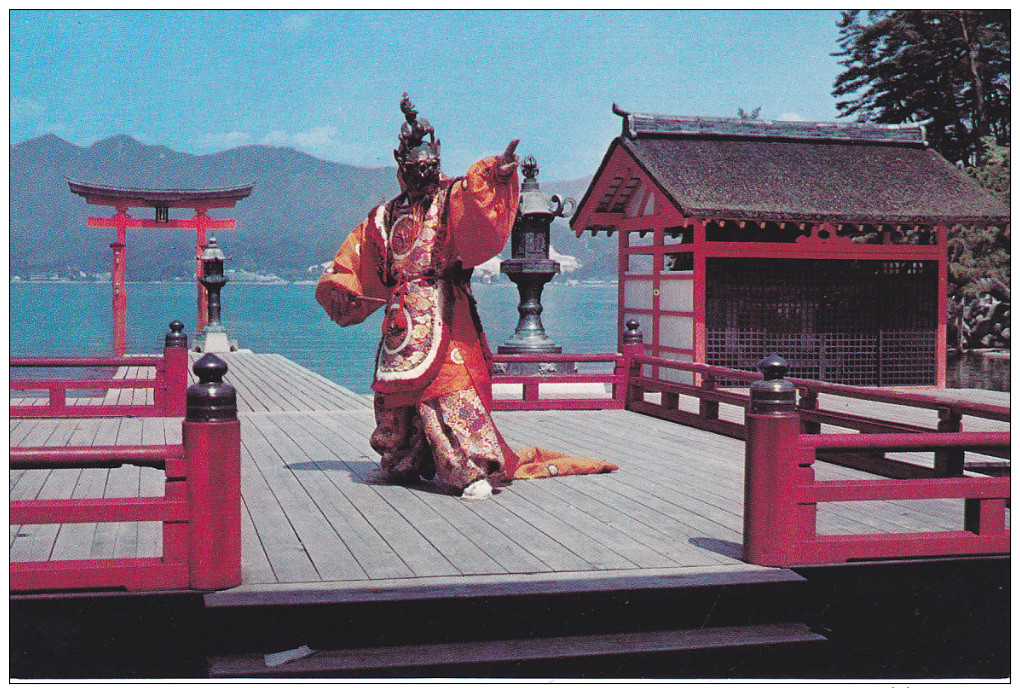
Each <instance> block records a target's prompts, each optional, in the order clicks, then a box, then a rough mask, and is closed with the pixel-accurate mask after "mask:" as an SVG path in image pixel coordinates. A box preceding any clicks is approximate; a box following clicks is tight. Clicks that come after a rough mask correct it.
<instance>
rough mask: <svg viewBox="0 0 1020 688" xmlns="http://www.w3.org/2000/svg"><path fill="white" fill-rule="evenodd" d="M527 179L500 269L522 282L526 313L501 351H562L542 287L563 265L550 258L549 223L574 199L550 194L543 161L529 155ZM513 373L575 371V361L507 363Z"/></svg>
mask: <svg viewBox="0 0 1020 688" xmlns="http://www.w3.org/2000/svg"><path fill="white" fill-rule="evenodd" d="M521 172H522V173H523V175H524V181H523V182H522V183H521V197H520V202H519V204H518V206H517V220H516V221H515V222H514V226H513V230H512V231H511V234H510V252H511V257H510V258H509V259H508V260H504V261H503V262H501V263H500V264H499V270H500V272H502V273H504V274H505V275H506V276H507V277H508V278H509V279H510V281H511V282H513V283H514V284H516V285H517V291H518V293H519V294H520V299H521V301H520V305H518V306H517V312H518V313H520V319H519V321H518V322H517V328H516V330H514V336H513V337H512V338H511V339H510V340H509V341H507V342H506V343H505V344H501V345H500V346H499V347H498V349H497V351H498V352H499V353H501V354H558V353H561V352H562V351H563V349H562V347H560V346H558V345H556V344H555V343H554V342H553V341H552V340H551V339H550V338H549V337H548V336H546V334H545V328H543V327H542V289H543V288H544V287H545V284H546V282H548V281H549V280H551V279H552V278H553V275H555V274H556V273H557V272H559V271H560V264H559V263H558V262H556V261H555V260H551V259H550V258H549V227H550V225H551V224H552V221H553V219H554V218H556V217H567V216H568V215H570V213H572V212H573V210H574V206H575V203H574V199H572V198H560V197H559V196H557V195H555V194H554V195H552V196H549V195H547V194H545V193H543V192H542V191H541V190H539V188H538V180H537V177H538V163H537V162H536V161H535V158H534V156H531V155H529V156H528V157H527V158H525V159H524V164H523V165H521ZM567 206H569V210H567V209H566V207H567ZM507 372H509V373H512V374H534V373H557V372H573V366H572V365H570V364H569V363H563V364H559V363H542V364H519V363H512V364H509V365H508V366H507Z"/></svg>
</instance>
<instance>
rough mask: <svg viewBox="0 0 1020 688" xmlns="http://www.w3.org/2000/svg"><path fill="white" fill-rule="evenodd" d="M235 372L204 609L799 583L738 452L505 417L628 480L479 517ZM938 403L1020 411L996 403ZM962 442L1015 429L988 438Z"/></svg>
mask: <svg viewBox="0 0 1020 688" xmlns="http://www.w3.org/2000/svg"><path fill="white" fill-rule="evenodd" d="M224 358H225V360H226V361H227V363H228V365H229V373H228V374H227V378H226V379H227V381H228V382H230V383H231V384H233V385H234V386H235V387H236V388H237V390H238V400H239V411H240V418H241V424H242V445H243V446H242V467H241V468H242V497H243V510H242V514H243V547H242V551H243V579H244V582H243V584H242V585H241V586H240V587H238V588H234V589H232V590H227V591H223V592H218V593H212V594H210V595H208V596H206V604H207V605H210V606H226V607H229V606H233V605H251V604H256V605H257V604H262V603H266V604H277V603H300V602H302V601H316V602H340V601H346V600H352V601H357V600H369V599H372V600H374V599H381V598H387V597H394V598H417V597H435V596H443V595H459V594H464V593H465V592H466V591H472V590H473V591H475V592H480V591H484V590H485V589H490V588H491V586H498V587H499V588H500V589H501V590H504V591H506V590H511V591H512V590H515V589H519V590H522V591H524V590H530V591H535V590H548V591H556V590H558V589H569V590H579V589H587V588H599V589H607V588H611V587H612V586H616V585H623V586H626V585H628V583H627V581H638V580H640V581H642V584H643V585H660V584H661V585H671V586H677V585H684V584H685V581H686V582H689V583H691V584H695V585H697V584H703V582H704V581H706V580H731V581H740V580H747V581H762V582H767V581H769V580H783V579H784V577H795V574H793V572H790V571H782V570H774V569H766V568H762V567H757V566H751V565H748V564H745V563H744V562H742V561H741V560H740V551H741V544H740V543H741V526H742V508H743V460H744V458H743V457H744V448H743V443H742V442H740V441H737V440H733V439H729V438H726V437H722V436H719V435H715V434H711V433H708V432H703V431H699V430H694V429H691V428H687V427H683V426H680V425H676V424H672V423H669V422H665V421H662V420H659V419H655V418H651V417H647V416H642V415H638V414H635V413H630V412H627V411H527V412H498V413H496V414H495V420H496V424H497V425H498V427H499V428H500V430H501V431H502V432H503V434H504V436H505V437H506V438H507V440H508V442H509V443H510V444H511V446H515V447H516V446H526V445H539V446H542V447H546V448H549V449H554V450H561V451H566V452H570V453H572V454H577V455H582V456H588V457H592V458H597V459H607V460H610V461H613V462H615V463H617V464H619V466H620V469H619V470H618V471H616V472H614V473H612V474H605V475H593V476H571V477H564V478H552V479H542V480H532V481H517V482H515V483H513V484H512V485H511V486H510V487H507V488H505V489H503V490H502V491H501V492H500V493H499V494H497V495H496V496H495V497H494V498H493V499H490V500H486V501H482V502H468V501H463V500H460V499H458V498H455V497H453V496H450V495H449V494H446V493H444V492H443V491H442V490H440V489H438V488H436V487H434V486H432V485H431V484H424V485H423V486H421V487H403V486H394V485H387V484H383V483H380V482H378V481H377V480H375V479H374V471H375V470H376V469H377V467H378V461H377V458H376V455H375V453H374V452H373V451H372V449H371V448H370V447H369V442H368V438H369V435H370V433H371V431H372V429H373V424H374V423H373V413H372V408H371V401H370V399H369V398H367V397H364V396H361V395H358V394H355V393H353V392H351V391H349V390H346V389H344V388H342V387H340V386H338V385H336V384H334V383H332V382H330V381H328V380H326V379H325V378H323V377H321V376H319V375H316V374H315V373H312V372H310V371H308V370H306V369H304V368H302V367H300V366H298V365H297V364H295V363H293V362H291V361H289V360H288V359H286V358H284V357H283V356H280V355H276V354H253V353H248V352H236V353H231V354H227V355H224ZM125 374H131V373H130V372H126V373H125ZM944 393H946V394H964V395H966V394H969V393H973V394H975V396H974V398H978V399H980V400H982V401H989V400H994V401H997V402H999V403H1004V404H1008V400H1009V395H1008V394H999V393H990V392H983V391H976V392H968V391H957V392H953V391H946V392H944ZM840 403H848V402H845V401H842V400H841V401H840ZM911 413H916V414H919V415H918V416H917V417H914V418H907V417H903V418H900V419H902V420H904V421H906V422H917V421H920V420H923V421H924V422H927V423H933V420H932V419H931V418H928V417H927V416H926V415H925V416H924V417H923V418H922V417H921V414H926V413H928V412H924V411H916V412H911ZM930 415H932V418H933V417H934V412H930ZM964 429H966V430H983V429H1008V425H1007V424H1001V423H993V422H986V421H981V422H978V421H975V423H974V424H973V425H965V428H964ZM180 434H181V424H180V420H179V419H162V418H112V419H61V420H41V419H25V420H17V419H12V420H11V421H10V442H11V445H12V446H39V445H47V446H62V445H105V444H163V443H179V442H180V439H181V437H180ZM928 460H929V461H930V459H928ZM816 470H817V475H818V477H819V479H845V478H853V477H863V474H860V473H858V472H856V471H853V470H851V469H847V468H842V467H838V466H832V465H827V464H822V463H819V464H816ZM161 490H162V475H161V473H159V472H158V471H156V470H154V469H147V468H137V467H122V468H117V469H85V470H45V471H42V470H34V471H11V473H10V495H11V499H36V498H38V499H60V498H79V497H80V498H89V497H102V496H106V497H113V496H120V497H126V496H154V495H158V494H160V492H161ZM962 520H963V505H962V502H960V501H949V500H930V501H902V502H887V503H863V504H832V505H825V506H824V508H820V510H819V531H820V532H821V533H834V534H835V533H882V532H903V531H917V532H923V531H929V530H946V529H956V528H958V527H959V524H961V523H962ZM160 536H161V533H160V528H159V527H158V525H156V524H116V523H114V524H98V525H96V524H69V525H62V526H56V525H38V526H20V527H19V526H12V527H11V529H10V556H11V560H12V561H23V560H33V559H47V558H48V559H81V558H96V557H112V556H118V557H119V556H123V557H134V556H156V555H158V553H159V551H160V547H161V542H160ZM656 581H658V583H656Z"/></svg>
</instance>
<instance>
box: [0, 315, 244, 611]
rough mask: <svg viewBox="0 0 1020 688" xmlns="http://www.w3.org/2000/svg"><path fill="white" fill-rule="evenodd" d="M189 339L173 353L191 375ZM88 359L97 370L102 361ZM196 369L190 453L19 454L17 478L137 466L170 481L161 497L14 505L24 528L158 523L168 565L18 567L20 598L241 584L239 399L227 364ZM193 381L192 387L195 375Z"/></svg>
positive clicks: (210, 360)
mask: <svg viewBox="0 0 1020 688" xmlns="http://www.w3.org/2000/svg"><path fill="white" fill-rule="evenodd" d="M179 334H180V333H179V331H177V332H175V341H176V342H177V345H175V347H173V348H177V349H178V350H179V351H181V352H183V354H184V356H185V358H184V361H185V366H186V362H187V358H186V356H187V338H186V337H183V336H179ZM169 341H170V338H169V337H168V344H169ZM181 342H183V344H181ZM170 349H171V347H170V346H169V345H168V347H167V351H168V352H169V351H170ZM83 360H88V361H89V364H90V365H91V364H92V362H93V361H94V360H95V359H83ZM118 360H119V359H118ZM194 370H195V374H196V375H197V376H198V378H199V384H198V385H195V386H194V387H193V388H192V392H190V393H187V394H186V393H185V391H186V390H185V389H182V390H181V395H180V396H181V400H180V401H181V407H182V411H181V413H180V415H182V416H184V420H183V422H182V438H183V443H182V444H179V445H168V446H162V445H159V446H148V445H141V446H124V445H117V446H93V447H11V448H10V468H11V469H12V470H44V469H51V470H52V469H56V470H59V469H68V468H72V469H90V468H91V469H95V468H117V467H120V466H123V465H125V464H127V465H136V466H148V467H152V468H157V469H160V470H162V471H163V472H164V476H165V482H164V490H163V496H161V497H110V498H100V499H58V500H19V501H12V502H11V504H10V522H11V524H12V525H15V526H25V525H35V524H64V523H121V522H141V521H147V522H152V521H155V522H159V523H162V527H163V533H162V534H163V538H162V539H163V551H162V554H161V556H159V557H145V558H118V559H75V560H63V561H62V560H46V561H31V562H11V564H10V589H11V591H12V592H19V593H26V592H40V591H47V592H64V593H67V592H75V591H81V590H88V589H96V588H115V589H125V590H167V589H179V590H183V589H193V590H220V589H224V588H229V587H233V586H236V585H239V584H240V582H241V468H240V466H241V428H240V423H239V421H238V420H237V404H236V392H235V390H234V388H233V387H231V386H230V385H228V384H225V383H223V382H222V378H223V375H224V374H225V373H226V371H227V365H226V363H224V362H223V361H222V360H220V359H219V358H217V357H216V356H214V355H213V354H207V355H206V356H204V357H203V358H201V359H199V361H197V362H196V363H195V366H194ZM184 372H185V377H184V380H185V381H186V379H187V378H186V374H187V368H186V367H185V368H184ZM185 401H186V407H185ZM167 406H168V407H169V404H168V405H167ZM115 408H116V407H115ZM67 411H68V413H67V414H66V415H67V416H71V415H78V414H77V413H76V411H77V409H74V411H75V412H74V413H72V412H71V411H72V409H67ZM84 545H85V546H88V545H90V543H84Z"/></svg>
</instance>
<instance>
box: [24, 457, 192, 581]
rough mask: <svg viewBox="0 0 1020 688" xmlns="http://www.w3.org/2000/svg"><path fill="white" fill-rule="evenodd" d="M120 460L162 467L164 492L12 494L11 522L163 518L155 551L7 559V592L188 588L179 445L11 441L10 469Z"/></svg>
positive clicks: (185, 505) (183, 478) (186, 511)
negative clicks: (72, 495)
mask: <svg viewBox="0 0 1020 688" xmlns="http://www.w3.org/2000/svg"><path fill="white" fill-rule="evenodd" d="M123 464H131V465H139V466H151V467H154V468H159V469H162V470H163V471H164V472H165V474H166V483H165V489H164V494H163V496H162V497H131V498H118V499H61V500H41V499H39V500H25V501H12V502H11V505H10V522H11V524H12V525H28V524H42V523H107V522H114V523H117V522H135V521H161V522H162V523H163V553H162V556H160V557H148V558H120V559H84V560H66V561H33V562H11V565H10V588H11V591H12V592H28V591H39V590H82V589H89V588H124V589H127V590H165V589H186V588H188V587H189V584H188V580H189V572H188V525H189V524H188V517H189V512H190V509H189V506H188V494H187V484H186V477H187V470H186V459H185V452H184V447H183V445H172V446H154V447H141V446H137V447H116V446H108V447H61V448H54V449H50V448H41V447H24V448H23V447H11V449H10V467H11V469H12V470H29V469H42V468H112V467H116V466H120V465H123Z"/></svg>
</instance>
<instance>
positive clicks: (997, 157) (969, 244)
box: [949, 136, 1010, 300]
mask: <svg viewBox="0 0 1020 688" xmlns="http://www.w3.org/2000/svg"><path fill="white" fill-rule="evenodd" d="M983 143H984V145H985V148H984V155H983V159H984V162H983V163H981V164H980V165H975V166H972V167H968V168H967V169H966V172H967V174H969V175H970V176H971V177H973V178H974V179H976V180H977V181H978V183H980V184H981V186H983V187H984V188H985V189H986V190H987V191H989V192H990V193H992V194H993V195H995V196H996V197H997V198H998V199H999V200H1001V201H1002V202H1003V203H1006V204H1008V203H1009V182H1010V170H1009V146H1008V145H1006V146H1001V145H998V144H997V143H995V141H994V139H993V138H992V137H990V136H989V137H985V139H984V140H983ZM1009 240H1010V232H1009V227H1008V226H1006V227H963V226H959V225H958V226H956V227H953V229H952V230H951V231H950V233H949V281H950V284H951V290H952V293H953V296H955V297H956V298H961V297H962V298H963V299H966V300H970V299H973V298H976V297H977V296H978V295H979V294H981V293H983V292H985V291H987V286H986V283H985V282H984V280H986V279H989V278H991V279H997V280H999V281H1001V282H1002V283H1003V284H1006V285H1009V283H1010V280H1009V277H1010V269H1009Z"/></svg>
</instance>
